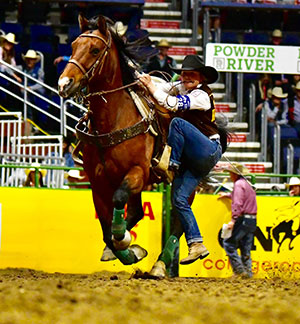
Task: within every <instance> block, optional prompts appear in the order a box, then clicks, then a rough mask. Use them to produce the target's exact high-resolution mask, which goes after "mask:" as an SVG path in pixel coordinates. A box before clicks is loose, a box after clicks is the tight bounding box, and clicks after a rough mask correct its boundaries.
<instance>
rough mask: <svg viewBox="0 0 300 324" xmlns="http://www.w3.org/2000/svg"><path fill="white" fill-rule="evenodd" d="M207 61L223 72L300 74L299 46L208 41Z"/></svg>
mask: <svg viewBox="0 0 300 324" xmlns="http://www.w3.org/2000/svg"><path fill="white" fill-rule="evenodd" d="M205 64H206V65H209V66H213V67H214V68H216V69H217V70H218V71H220V72H246V73H247V72H248V73H278V74H300V47H296V46H269V45H244V44H221V43H208V44H207V46H206V60H205Z"/></svg>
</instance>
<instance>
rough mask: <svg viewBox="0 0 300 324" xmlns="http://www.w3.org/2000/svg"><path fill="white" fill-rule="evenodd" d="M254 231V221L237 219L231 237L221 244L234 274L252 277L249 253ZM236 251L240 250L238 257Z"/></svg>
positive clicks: (242, 218)
mask: <svg viewBox="0 0 300 324" xmlns="http://www.w3.org/2000/svg"><path fill="white" fill-rule="evenodd" d="M255 229H256V219H249V218H244V217H243V216H242V217H239V218H238V219H237V220H236V222H235V224H234V227H233V231H232V236H231V237H229V238H228V239H225V240H224V242H223V245H224V249H225V251H226V253H227V255H228V257H229V261H230V264H231V267H232V270H233V272H234V273H235V274H241V273H247V275H248V276H249V277H252V275H253V274H252V260H251V254H250V253H251V247H252V243H253V236H254V232H255ZM237 249H240V251H241V256H239V255H238V253H237Z"/></svg>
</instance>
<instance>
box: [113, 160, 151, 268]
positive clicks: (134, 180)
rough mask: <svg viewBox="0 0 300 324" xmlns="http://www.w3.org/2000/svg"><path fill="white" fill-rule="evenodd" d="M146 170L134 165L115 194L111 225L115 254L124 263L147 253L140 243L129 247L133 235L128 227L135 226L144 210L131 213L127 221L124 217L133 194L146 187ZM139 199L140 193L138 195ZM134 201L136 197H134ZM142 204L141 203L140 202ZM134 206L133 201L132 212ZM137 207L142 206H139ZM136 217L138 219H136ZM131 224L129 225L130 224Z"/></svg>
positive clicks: (139, 258) (135, 260)
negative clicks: (134, 213)
mask: <svg viewBox="0 0 300 324" xmlns="http://www.w3.org/2000/svg"><path fill="white" fill-rule="evenodd" d="M144 176H145V174H144V171H143V169H142V168H141V167H140V166H134V167H133V168H131V169H130V171H129V172H128V173H127V174H126V176H125V177H124V180H123V181H122V183H121V185H120V187H119V188H118V189H117V190H116V191H115V193H114V195H113V205H114V211H113V220H112V226H111V233H112V236H113V242H114V247H115V249H116V251H114V254H115V255H116V256H117V257H118V259H119V260H120V261H121V262H123V263H124V264H132V263H135V262H138V261H140V260H141V259H143V258H144V257H145V256H146V255H147V251H146V250H144V249H143V248H141V247H140V246H138V245H132V246H131V247H129V248H128V249H127V247H128V246H129V244H130V242H131V236H130V233H129V231H128V229H127V228H129V229H130V228H131V227H132V226H134V225H135V224H136V223H137V221H138V218H139V217H141V218H142V211H141V213H138V214H137V215H138V216H137V217H134V216H136V215H134V216H133V215H130V217H129V219H128V221H129V224H127V221H126V220H125V218H124V208H125V205H126V203H127V202H128V201H129V197H130V196H131V195H137V194H140V192H141V191H142V189H143V187H144ZM136 197H137V199H138V195H137V196H136ZM133 201H134V199H133ZM140 205H141V203H140ZM131 208H132V202H131V204H130V210H129V211H130V213H131ZM137 208H141V207H140V206H137ZM135 218H136V220H135ZM128 225H129V226H128Z"/></svg>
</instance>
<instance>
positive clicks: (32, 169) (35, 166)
mask: <svg viewBox="0 0 300 324" xmlns="http://www.w3.org/2000/svg"><path fill="white" fill-rule="evenodd" d="M31 166H32V168H30V169H25V174H26V175H27V176H28V174H29V173H31V172H34V171H35V169H36V168H38V167H40V166H41V165H40V164H39V163H37V162H34V163H31ZM38 170H39V172H41V174H42V177H43V178H44V177H45V175H46V174H47V170H45V169H38Z"/></svg>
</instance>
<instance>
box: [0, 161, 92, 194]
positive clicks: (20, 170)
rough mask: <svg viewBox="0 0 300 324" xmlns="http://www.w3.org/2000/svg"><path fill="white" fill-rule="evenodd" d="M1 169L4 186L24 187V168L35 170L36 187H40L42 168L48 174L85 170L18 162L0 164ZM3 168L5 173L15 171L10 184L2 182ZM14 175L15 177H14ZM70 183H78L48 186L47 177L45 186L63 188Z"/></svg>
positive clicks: (83, 183) (84, 183)
mask: <svg viewBox="0 0 300 324" xmlns="http://www.w3.org/2000/svg"><path fill="white" fill-rule="evenodd" d="M0 169H1V181H0V186H2V187H24V183H25V179H24V174H25V172H24V170H27V169H30V170H34V172H35V187H36V188H38V187H39V181H38V179H39V172H40V171H41V170H46V171H47V175H48V174H53V173H55V172H56V173H57V174H58V173H60V174H64V171H70V170H79V171H80V170H83V168H82V167H66V166H57V165H42V164H41V165H38V166H37V165H32V164H28V163H27V164H16V163H11V162H10V163H9V162H8V163H4V164H3V163H2V164H0ZM3 170H4V173H5V172H7V170H12V171H13V172H14V173H13V174H12V175H11V181H9V183H8V185H7V184H2V174H3ZM47 175H46V176H45V178H46V177H47ZM13 177H14V179H12V178H13ZM15 178H16V179H17V180H15ZM89 184H90V183H89V182H80V183H78V185H81V186H82V185H89ZM68 185H72V186H76V185H77V183H73V182H72V183H68V182H66V183H64V184H63V185H61V186H60V187H56V186H53V185H51V186H47V179H46V185H45V186H44V187H45V188H51V189H61V188H65V187H66V186H68Z"/></svg>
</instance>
